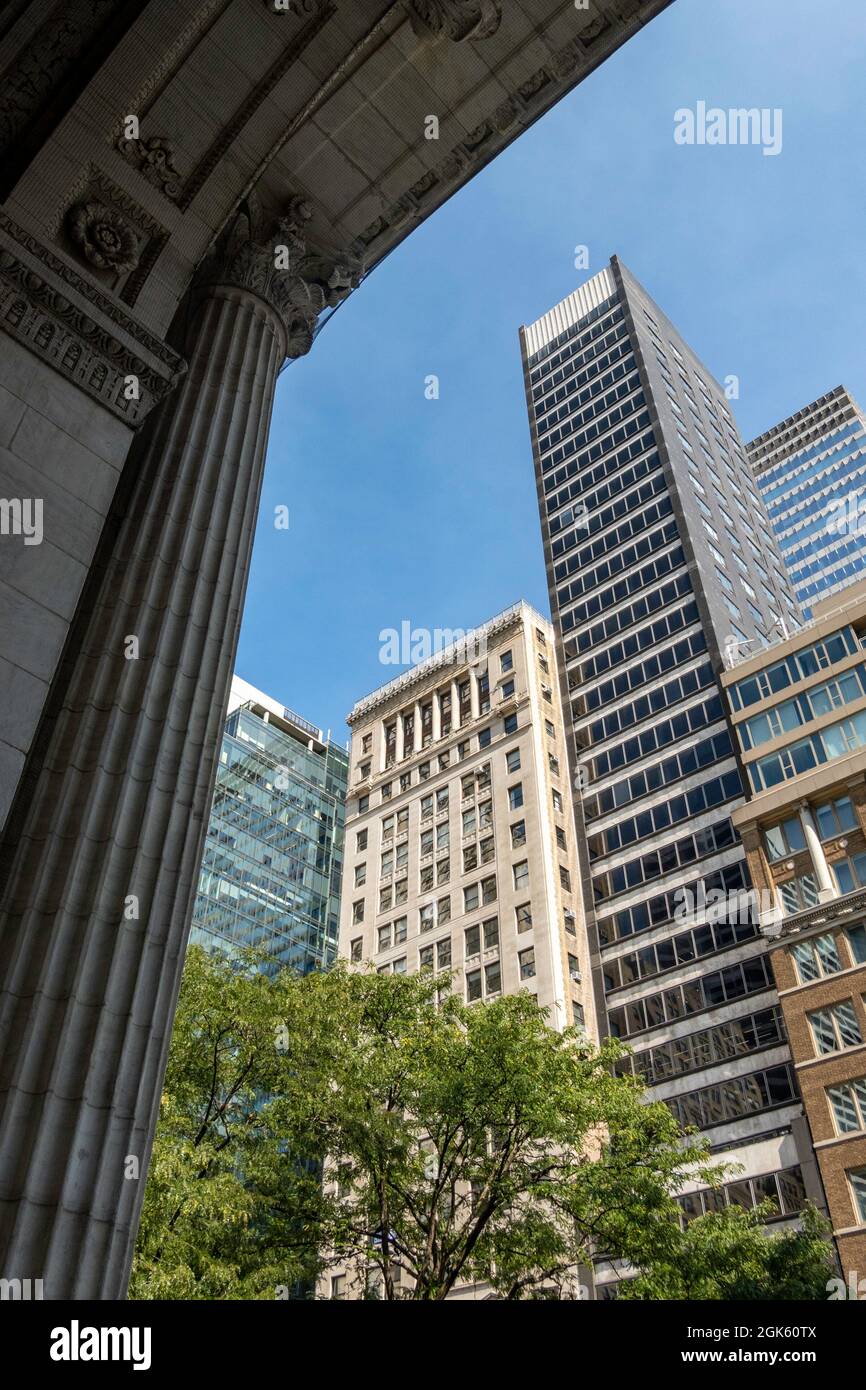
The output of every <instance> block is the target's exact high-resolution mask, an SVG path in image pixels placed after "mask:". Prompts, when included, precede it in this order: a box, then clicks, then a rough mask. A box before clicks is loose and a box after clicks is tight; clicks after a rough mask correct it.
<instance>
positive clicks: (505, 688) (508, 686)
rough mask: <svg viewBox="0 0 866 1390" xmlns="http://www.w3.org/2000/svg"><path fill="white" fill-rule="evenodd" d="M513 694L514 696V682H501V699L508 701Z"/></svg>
mask: <svg viewBox="0 0 866 1390" xmlns="http://www.w3.org/2000/svg"><path fill="white" fill-rule="evenodd" d="M513 694H514V681H503V682H502V698H503V700H510V699H511V697H512V695H513Z"/></svg>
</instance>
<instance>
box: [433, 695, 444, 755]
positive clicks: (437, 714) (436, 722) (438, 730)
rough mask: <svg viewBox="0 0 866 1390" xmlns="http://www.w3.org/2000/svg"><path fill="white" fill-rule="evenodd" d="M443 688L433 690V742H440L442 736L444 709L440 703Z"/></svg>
mask: <svg viewBox="0 0 866 1390" xmlns="http://www.w3.org/2000/svg"><path fill="white" fill-rule="evenodd" d="M441 694H442V692H441V690H434V691H433V742H434V743H438V742H439V740H440V738H441V737H442V709H441V707H440V704H439V700H440V697H441Z"/></svg>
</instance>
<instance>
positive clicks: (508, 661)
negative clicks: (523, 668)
mask: <svg viewBox="0 0 866 1390" xmlns="http://www.w3.org/2000/svg"><path fill="white" fill-rule="evenodd" d="M499 669H500V671H502V672H505V671H513V670H514V658H513V656H512V653H511V652H510V651H508V652H503V653H502V655H501V656H500V658H499Z"/></svg>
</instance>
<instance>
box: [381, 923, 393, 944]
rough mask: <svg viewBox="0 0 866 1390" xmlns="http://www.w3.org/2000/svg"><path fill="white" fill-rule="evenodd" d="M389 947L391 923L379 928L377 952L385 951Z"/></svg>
mask: <svg viewBox="0 0 866 1390" xmlns="http://www.w3.org/2000/svg"><path fill="white" fill-rule="evenodd" d="M390 945H391V923H390V922H389V923H388V924H387V926H384V927H380V928H379V950H380V951H387V950H388V947H389V946H390Z"/></svg>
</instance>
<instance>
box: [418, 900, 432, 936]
mask: <svg viewBox="0 0 866 1390" xmlns="http://www.w3.org/2000/svg"><path fill="white" fill-rule="evenodd" d="M434 913H435V907H434V905H433V903H425V904H424V906H423V907H421V908H419V909H418V927H419V930H421V931H422V932H425V931H432V929H433V927H435V925H436V920H435V917H434Z"/></svg>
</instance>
